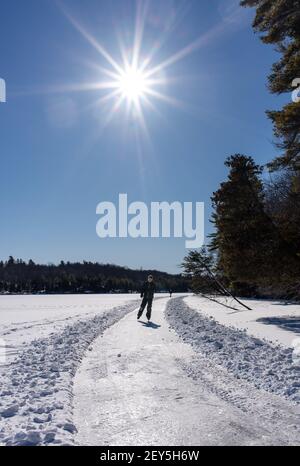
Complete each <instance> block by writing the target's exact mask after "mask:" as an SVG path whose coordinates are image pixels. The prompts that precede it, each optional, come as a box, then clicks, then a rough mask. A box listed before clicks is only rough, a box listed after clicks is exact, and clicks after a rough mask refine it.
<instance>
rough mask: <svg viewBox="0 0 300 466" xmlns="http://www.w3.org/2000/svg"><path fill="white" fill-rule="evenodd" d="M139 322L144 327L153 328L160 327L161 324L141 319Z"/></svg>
mask: <svg viewBox="0 0 300 466" xmlns="http://www.w3.org/2000/svg"><path fill="white" fill-rule="evenodd" d="M139 323H140V324H143V325H144V327H150V328H154V329H157V328H159V327H161V325H159V324H155V323H154V322H145V321H143V320H139Z"/></svg>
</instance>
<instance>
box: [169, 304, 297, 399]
mask: <svg viewBox="0 0 300 466" xmlns="http://www.w3.org/2000/svg"><path fill="white" fill-rule="evenodd" d="M188 302H189V303H191V304H192V303H193V302H194V301H192V300H188ZM215 306H217V305H216V304H215ZM249 312H250V311H249ZM167 318H168V320H169V322H170V323H171V325H172V326H173V327H174V328H175V330H176V331H177V332H178V333H179V335H181V336H182V338H183V339H184V341H186V342H188V343H190V344H192V345H193V347H194V348H195V350H196V351H198V352H200V353H201V354H203V355H205V356H206V357H207V358H210V359H211V361H213V362H214V363H215V364H220V365H222V366H223V367H225V368H226V369H227V370H228V371H230V372H231V373H232V374H234V376H235V377H236V378H238V379H244V380H247V381H249V382H251V383H253V384H254V385H255V386H256V387H257V388H261V389H264V390H266V391H269V392H271V393H276V394H278V395H281V396H283V397H285V398H288V399H290V400H293V401H295V402H297V403H300V366H299V365H297V364H294V359H293V349H292V348H286V347H283V346H281V345H275V344H271V343H269V342H267V341H263V340H261V339H259V338H257V337H253V336H251V335H249V334H248V333H247V332H246V331H242V330H240V329H237V328H236V327H229V326H228V323H227V326H224V325H222V324H220V323H219V322H217V321H216V320H215V319H213V318H212V317H208V316H207V315H205V314H202V313H200V312H199V311H197V310H194V309H192V308H191V307H189V306H188V305H187V304H186V300H184V301H183V300H182V299H181V298H177V299H175V300H172V301H170V303H169V304H168V307H167Z"/></svg>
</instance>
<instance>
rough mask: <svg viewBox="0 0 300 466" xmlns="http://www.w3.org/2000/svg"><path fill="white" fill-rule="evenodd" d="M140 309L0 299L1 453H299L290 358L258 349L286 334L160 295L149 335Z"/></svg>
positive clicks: (109, 298) (77, 300)
mask: <svg viewBox="0 0 300 466" xmlns="http://www.w3.org/2000/svg"><path fill="white" fill-rule="evenodd" d="M185 296H186V295H185ZM183 299H184V300H185V301H183ZM197 300H198V301H197ZM139 302H140V300H139V296H138V295H136V294H133V295H61V296H56V295H53V296H0V351H1V352H0V357H1V360H0V377H1V378H0V444H2V445H66V444H74V442H75V443H77V444H83V443H84V444H85V443H89V444H99V445H100V444H102V445H103V444H106V445H107V444H110V445H112V444H128V445H135V444H147V445H150V444H155V445H159V444H160V445H161V444H168V443H169V444H170V445H172V444H173V445H184V444H192V443H194V444H197V445H202V444H205V445H206V444H207V445H213V444H214V445H215V444H217V445H219V444H224V445H225V444H226V445H229V444H243V445H253V444H263V445H269V444H272V445H273V444H284V445H286V444H300V437H299V413H298V406H299V405H296V402H298V401H299V375H300V370H299V369H300V367H299V365H297V364H296V362H297V358H298V356H297V354H298V353H297V351H298V349H297V348H298V346H297V345H294V348H292V347H291V344H290V343H288V342H286V344H285V345H284V344H281V346H279V345H277V344H274V341H272V342H271V340H272V339H271V340H270V341H269V342H268V341H261V339H260V338H261V337H262V335H263V336H264V337H266V334H264V331H265V330H266V329H268V330H267V332H269V331H270V330H272V329H273V327H274V329H273V330H274V331H276V330H277V329H279V331H280V332H286V333H287V334H290V333H293V332H291V331H290V330H288V331H287V330H284V329H283V328H280V327H278V326H275V325H272V324H271V325H266V324H264V323H262V322H259V323H258V325H259V332H262V333H258V334H257V333H255V334H254V335H253V334H252V332H253V331H254V330H253V327H252V326H251V325H249V328H248V331H247V332H246V331H242V330H241V328H242V324H241V323H239V322H238V321H237V320H235V319H236V316H237V315H240V316H242V315H244V316H245V315H246V314H243V313H233V314H229V320H230V319H231V317H232V316H233V317H232V319H233V320H232V321H231V324H230V325H231V326H229V322H228V320H227V321H226V325H225V324H223V323H222V324H221V323H218V322H216V320H214V319H212V318H209V316H210V313H211V312H217V309H219V308H220V306H218V305H215V304H214V306H215V309H216V311H215V310H213V307H210V304H207V306H206V307H205V309H206V310H205V311H203V308H204V303H202V304H201V305H199V302H200V303H201V301H199V298H197V297H195V298H194V297H191V296H188V297H184V296H183V295H182V296H181V297H180V298H178V297H176V295H175V297H174V298H173V299H171V300H169V299H168V298H167V297H166V295H158V296H157V298H156V299H155V301H154V305H153V321H154V324H153V325H152V326H150V327H149V326H144V325H143V324H142V323H138V322H136V310H137V306H138V303H139ZM186 303H189V304H190V305H192V306H191V307H188V306H187V305H186ZM261 303H262V304H264V302H263V301H262V302H261ZM165 306H167V310H166V316H165V315H164V310H165ZM192 308H195V309H192ZM286 308H287V309H288V311H287V312H288V313H289V315H291V313H292V312H294V316H295V317H296V318H297V315H298V314H297V312H298V311H297V309H298V307H297V309H293V308H292V307H290V306H286ZM267 310H268V312H264V313H261V312H260V313H257V314H255V317H256V316H257V315H259V318H261V317H263V318H266V317H268V318H270V317H271V318H272V316H273V317H274V316H275V317H276V316H277V317H278V314H276V312H277V310H276V306H274V312H273V313H272V310H273V308H272V304H271V303H270V305H269V307H268V309H267ZM227 311H229V310H226V312H227ZM246 313H247V311H246ZM222 314H224V316H223V317H222ZM219 316H221V318H222V319H223V318H224V320H225V313H224V312H223V311H220V314H219ZM210 317H211V316H210ZM255 317H254V321H255ZM166 318H167V320H166ZM245 319H246V318H245ZM142 320H143V319H142ZM248 320H249V321H250V320H251V319H250V318H249V317H248ZM167 321H168V322H169V323H170V324H171V326H172V327H173V328H169V327H168V323H167ZM234 322H236V325H234ZM272 322H273V320H272ZM280 322H281V321H280ZM267 336H268V335H267ZM277 336H278V334H276V338H277ZM293 336H295V334H293ZM266 339H267V340H268V338H267V337H266ZM281 343H282V342H281ZM4 347H6V349H7V358H6V359H5V354H4V353H3V349H4ZM293 351H294V354H293ZM296 353H297V354H296ZM1 361H2V363H1ZM3 362H4V364H3ZM284 398H286V399H284Z"/></svg>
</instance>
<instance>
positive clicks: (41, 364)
mask: <svg viewBox="0 0 300 466" xmlns="http://www.w3.org/2000/svg"><path fill="white" fill-rule="evenodd" d="M136 307H137V301H132V302H131V303H129V304H126V305H122V306H119V307H115V308H113V309H111V310H110V311H108V312H106V313H105V314H101V315H96V316H93V317H86V318H85V319H81V320H77V321H76V322H74V323H72V324H71V325H66V326H65V327H64V329H63V330H62V331H60V332H52V333H50V335H49V336H47V337H43V338H39V339H36V340H33V341H31V343H30V344H28V345H27V346H25V349H24V350H23V351H19V353H18V355H17V357H16V358H15V359H14V360H13V362H11V363H10V364H9V365H8V366H7V367H6V371H5V372H3V374H4V375H3V376H2V377H1V380H0V444H2V445H49V444H52V445H55V444H56V445H61V444H63V445H66V444H72V443H73V434H74V433H75V431H76V428H75V426H74V424H73V421H72V411H73V408H72V384H73V377H74V375H75V372H76V369H77V367H78V365H79V363H80V362H81V360H82V358H83V356H84V353H85V351H86V350H87V349H88V346H89V345H90V343H91V342H92V341H93V339H94V338H96V337H97V336H98V335H100V334H101V333H103V331H104V330H105V329H106V328H108V327H109V326H110V325H112V324H114V323H115V322H117V321H118V320H119V319H121V318H122V317H123V316H124V315H125V314H126V313H127V312H130V311H132V310H133V309H135V308H136Z"/></svg>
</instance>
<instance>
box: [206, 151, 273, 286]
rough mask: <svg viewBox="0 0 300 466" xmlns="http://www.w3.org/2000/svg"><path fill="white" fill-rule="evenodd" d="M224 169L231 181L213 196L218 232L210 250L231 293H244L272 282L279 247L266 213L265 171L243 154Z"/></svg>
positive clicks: (224, 184) (236, 156) (230, 159)
mask: <svg viewBox="0 0 300 466" xmlns="http://www.w3.org/2000/svg"><path fill="white" fill-rule="evenodd" d="M225 165H226V166H227V167H228V168H229V169H230V171H229V175H228V179H227V181H225V182H223V183H221V186H220V188H219V189H218V190H217V191H216V192H215V193H213V196H212V203H213V208H214V213H213V216H212V222H213V223H214V225H215V228H216V231H215V233H214V234H212V235H211V236H212V242H211V250H217V251H218V268H219V270H220V272H221V273H222V274H223V276H224V277H225V278H226V279H227V280H228V282H229V285H230V287H231V288H232V290H233V291H235V292H238V293H242V292H243V291H244V292H245V291H246V290H249V289H250V288H251V287H253V286H256V285H258V284H259V283H262V282H264V281H267V280H268V279H269V278H270V269H271V268H272V269H273V267H274V265H275V264H274V262H275V263H276V260H277V259H278V247H279V245H278V241H276V239H275V237H274V236H275V235H274V227H273V225H272V223H271V221H270V220H269V218H268V217H267V215H266V214H265V212H264V205H263V204H264V190H263V184H262V182H261V179H260V176H261V173H262V167H260V166H258V165H256V164H255V163H254V161H253V159H252V158H251V157H247V156H245V155H241V154H235V155H233V156H231V157H229V158H227V160H226V162H225ZM275 270H276V267H275ZM247 292H248V291H247Z"/></svg>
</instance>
